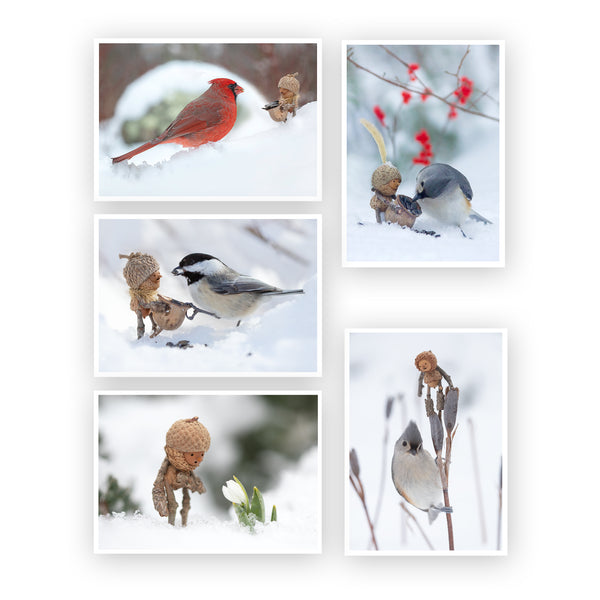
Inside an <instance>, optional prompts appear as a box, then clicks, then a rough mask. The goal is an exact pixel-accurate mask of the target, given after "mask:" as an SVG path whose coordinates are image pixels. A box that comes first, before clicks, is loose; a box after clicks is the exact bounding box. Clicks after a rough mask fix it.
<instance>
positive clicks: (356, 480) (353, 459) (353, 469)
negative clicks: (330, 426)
mask: <svg viewBox="0 0 600 600" xmlns="http://www.w3.org/2000/svg"><path fill="white" fill-rule="evenodd" d="M359 473H360V468H359V465H358V456H357V454H356V450H354V448H352V450H351V451H350V483H351V484H352V487H353V488H354V491H355V492H356V493H357V495H358V497H359V498H360V501H361V502H362V505H363V508H364V509H365V515H366V517H367V523H368V525H369V529H370V530H371V542H372V543H373V546H374V548H375V550H379V547H378V546H377V540H376V539H375V529H374V527H373V522H372V521H371V517H370V516H369V509H368V508H367V501H366V498H365V489H364V487H363V484H362V481H361V480H360V474H359Z"/></svg>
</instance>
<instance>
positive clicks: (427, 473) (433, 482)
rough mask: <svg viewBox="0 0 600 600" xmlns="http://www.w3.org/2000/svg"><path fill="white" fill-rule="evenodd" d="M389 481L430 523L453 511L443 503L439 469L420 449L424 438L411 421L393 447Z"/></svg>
mask: <svg viewBox="0 0 600 600" xmlns="http://www.w3.org/2000/svg"><path fill="white" fill-rule="evenodd" d="M392 481H393V482H394V486H395V487H396V490H397V491H398V493H399V494H400V495H401V496H402V497H403V498H404V499H405V500H406V501H407V502H410V503H411V504H412V505H413V506H415V507H416V508H419V509H420V510H423V511H425V512H426V513H427V515H428V517H429V522H430V523H432V522H433V521H434V520H435V519H436V518H437V516H438V514H439V513H440V512H452V508H451V507H446V506H444V504H443V502H442V483H441V479H440V470H439V468H438V466H437V465H436V463H435V460H434V459H433V457H432V456H431V454H429V452H427V450H425V449H424V448H423V438H422V437H421V432H420V431H419V428H418V427H417V425H416V423H415V422H414V421H410V423H409V424H408V426H407V427H406V429H405V430H404V432H403V433H402V435H401V436H400V437H399V438H398V441H397V442H396V444H395V446H394V455H393V457H392Z"/></svg>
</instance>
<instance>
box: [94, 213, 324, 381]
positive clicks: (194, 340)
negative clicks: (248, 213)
mask: <svg viewBox="0 0 600 600" xmlns="http://www.w3.org/2000/svg"><path fill="white" fill-rule="evenodd" d="M318 229H319V222H318V220H317V219H315V218H310V217H309V218H285V219H283V218H282V219H278V218H267V217H261V218H260V219H244V218H238V219H229V218H193V217H182V218H165V219H156V218H122V217H119V218H117V217H102V218H100V219H98V223H97V230H98V232H97V236H98V265H97V269H98V271H97V282H96V286H95V288H96V319H97V330H96V353H97V356H96V365H97V370H98V372H99V374H102V375H111V374H112V375H115V374H144V375H154V374H161V373H169V374H200V373H207V374H210V373H219V374H247V375H249V374H261V375H265V374H269V373H276V374H284V373H288V372H293V373H294V374H302V373H309V374H314V373H316V372H317V371H318V370H319V369H320V343H319V342H320V340H319V336H320V329H319V311H320V303H319V294H320V290H319V286H318V273H319V267H318V264H319V261H320V256H319V249H318V239H319V237H318V236H319V234H318ZM138 251H139V252H144V253H147V254H150V255H152V256H153V257H154V258H155V259H156V260H157V261H158V263H159V264H160V267H161V274H162V276H163V277H162V279H161V282H160V289H159V290H158V291H159V293H161V294H163V295H165V296H169V297H171V298H174V299H176V300H180V301H182V302H191V301H192V298H191V296H190V293H189V290H188V286H187V282H186V280H185V278H183V277H177V276H174V275H172V274H171V271H172V270H173V269H174V268H175V267H176V266H177V265H178V264H179V261H180V260H181V259H182V258H183V257H184V256H186V255H187V254H190V253H193V252H203V253H206V254H211V255H213V256H216V257H217V258H219V259H220V260H222V261H223V262H224V263H225V264H227V265H228V266H230V267H231V268H233V269H235V270H236V271H238V272H240V273H242V274H244V275H250V276H252V277H256V278H258V279H261V280H263V281H266V282H267V283H270V284H272V285H276V286H278V287H282V288H288V289H295V288H303V289H304V294H296V295H290V296H280V297H271V298H269V299H268V300H267V301H266V302H264V303H263V305H262V307H260V308H259V309H258V310H257V311H256V312H255V313H252V314H251V315H249V317H247V318H246V319H244V320H243V321H242V323H241V324H240V326H239V327H236V326H235V325H236V324H235V322H234V321H232V320H231V319H215V318H213V317H211V316H208V315H204V314H201V313H199V314H198V315H196V317H195V318H194V319H193V320H191V321H190V320H187V319H186V320H185V321H184V322H183V324H182V325H181V327H180V328H179V329H176V330H174V331H163V332H161V333H160V335H158V336H157V337H155V338H153V339H150V338H149V333H150V332H151V327H150V323H149V320H148V319H145V322H146V335H144V337H143V338H141V339H139V340H138V339H137V335H136V326H137V321H136V316H135V313H134V312H133V311H131V310H130V308H129V301H130V297H129V288H128V286H127V283H126V282H125V279H124V277H123V267H124V266H125V265H126V263H127V261H126V260H125V259H120V258H119V254H129V253H131V252H138ZM181 340H187V341H189V342H190V343H191V345H192V346H193V347H188V348H185V349H182V348H177V347H175V348H173V347H167V346H166V344H167V342H172V343H174V344H176V343H177V342H178V341H181Z"/></svg>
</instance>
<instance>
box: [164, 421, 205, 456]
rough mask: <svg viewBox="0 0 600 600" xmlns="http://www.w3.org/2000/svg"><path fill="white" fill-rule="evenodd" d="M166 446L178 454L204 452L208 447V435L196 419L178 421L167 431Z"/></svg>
mask: <svg viewBox="0 0 600 600" xmlns="http://www.w3.org/2000/svg"><path fill="white" fill-rule="evenodd" d="M167 446H169V447H170V448H173V449H174V450H179V451H180V452H206V451H207V450H208V448H209V447H210V434H209V433H208V429H206V427H204V425H202V423H200V422H199V421H198V417H192V418H191V419H180V420H179V421H175V423H173V425H171V427H170V429H169V431H167Z"/></svg>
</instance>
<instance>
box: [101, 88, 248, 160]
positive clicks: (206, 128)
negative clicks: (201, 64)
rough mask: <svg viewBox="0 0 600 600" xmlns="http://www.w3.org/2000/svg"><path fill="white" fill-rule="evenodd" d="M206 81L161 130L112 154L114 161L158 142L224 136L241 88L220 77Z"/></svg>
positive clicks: (189, 142) (190, 142) (190, 144)
mask: <svg viewBox="0 0 600 600" xmlns="http://www.w3.org/2000/svg"><path fill="white" fill-rule="evenodd" d="M209 83H210V84H211V86H210V87H209V88H208V89H207V90H206V91H205V92H204V94H202V95H201V96H199V97H198V98H196V99H195V100H192V101H191V102H190V103H189V104H186V106H185V107H184V108H183V109H182V111H181V112H180V113H179V114H178V115H177V116H176V117H175V120H174V121H173V122H172V123H171V124H170V125H169V126H168V127H167V128H166V129H165V130H164V131H163V133H161V134H160V135H159V136H157V137H155V138H154V139H152V140H150V141H149V142H146V143H145V144H142V145H141V146H139V147H138V148H135V149H134V150H131V151H130V152H126V153H125V154H122V155H121V156H117V157H115V158H113V159H112V162H113V164H115V163H118V162H121V161H123V160H128V159H129V158H132V157H133V156H135V155H136V154H140V153H141V152H145V151H146V150H149V149H150V148H154V146H158V145H159V144H180V145H182V146H184V147H187V148H196V147H198V146H201V145H202V144H206V143H207V142H217V141H219V140H220V139H222V138H224V137H225V136H226V135H227V134H228V133H229V132H230V131H231V128H232V127H233V125H234V123H235V119H236V117H237V105H236V98H237V96H238V94H241V93H242V92H243V91H244V89H243V88H241V87H240V86H239V85H238V84H237V83H236V82H235V81H233V80H231V79H225V78H222V77H220V78H218V79H213V80H211V81H209Z"/></svg>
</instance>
